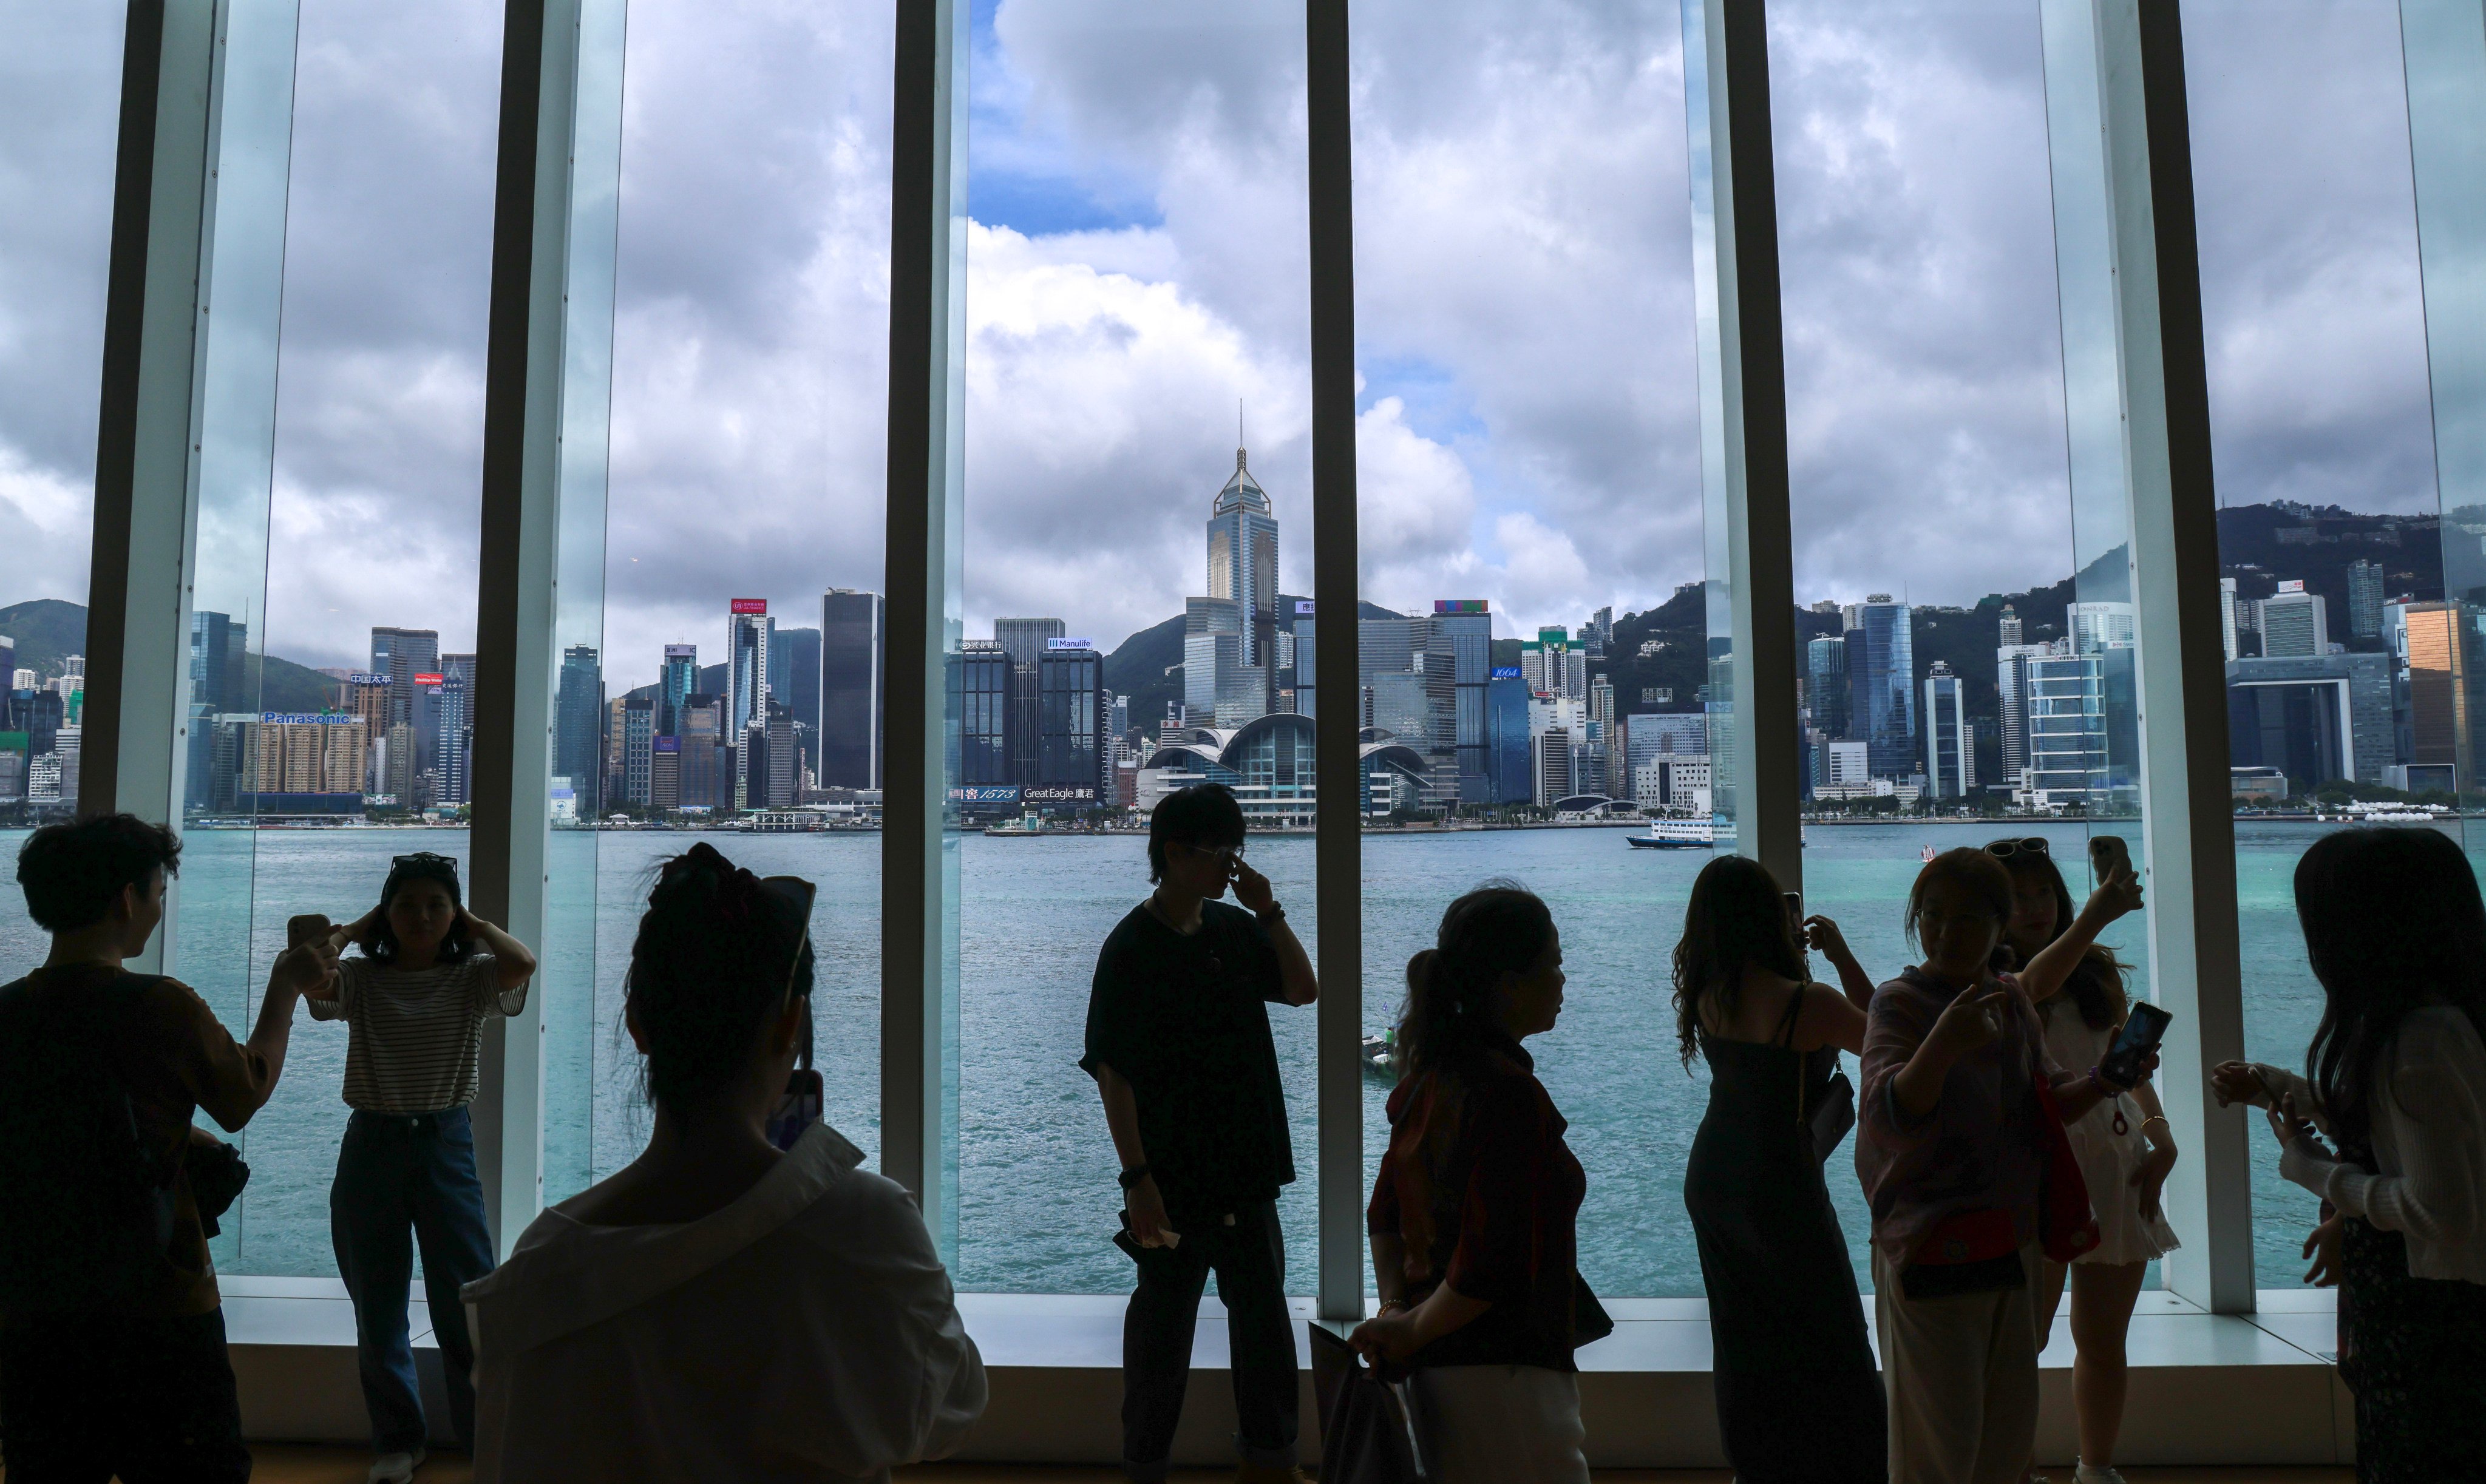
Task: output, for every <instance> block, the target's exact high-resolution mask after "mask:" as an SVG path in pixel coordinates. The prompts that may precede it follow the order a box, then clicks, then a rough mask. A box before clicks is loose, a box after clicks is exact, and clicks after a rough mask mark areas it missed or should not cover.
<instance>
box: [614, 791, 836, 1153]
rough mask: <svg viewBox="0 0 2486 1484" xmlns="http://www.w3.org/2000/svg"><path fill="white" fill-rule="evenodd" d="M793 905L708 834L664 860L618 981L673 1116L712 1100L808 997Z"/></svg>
mask: <svg viewBox="0 0 2486 1484" xmlns="http://www.w3.org/2000/svg"><path fill="white" fill-rule="evenodd" d="M798 917H799V915H798V914H797V913H795V912H792V911H789V910H787V907H786V904H785V903H784V902H783V901H782V900H781V899H780V898H779V897H777V896H775V895H774V894H772V893H770V892H769V891H768V889H767V888H765V887H763V886H761V885H760V878H758V877H757V876H754V875H753V874H752V873H751V872H749V871H747V870H743V869H741V868H739V867H737V866H735V865H734V864H733V863H732V862H731V861H729V860H727V859H726V858H725V857H724V855H723V854H721V853H720V852H719V851H718V850H717V848H716V847H715V846H713V845H710V844H708V843H707V842H706V841H704V840H703V841H701V842H700V843H699V844H696V845H693V846H692V847H691V848H690V849H689V850H688V851H687V852H685V853H683V854H681V855H677V856H675V857H673V858H672V859H670V860H668V861H666V862H665V863H664V864H663V866H662V867H661V868H660V869H659V871H658V874H657V877H656V884H655V886H654V888H653V889H652V890H651V891H649V893H648V910H647V911H646V913H644V914H642V915H641V917H640V919H639V936H638V938H637V939H636V940H635V941H634V942H633V943H632V944H631V946H630V970H629V976H628V978H627V979H626V980H625V982H624V989H623V994H624V998H625V1003H626V1004H627V1006H628V1011H629V1017H630V1021H631V1023H632V1024H634V1025H636V1026H637V1027H638V1030H639V1033H640V1036H641V1037H642V1038H643V1040H644V1042H645V1044H646V1048H647V1062H646V1065H645V1068H644V1070H643V1077H644V1079H645V1088H646V1092H647V1097H648V1101H649V1102H650V1103H652V1104H654V1105H655V1106H656V1108H658V1109H659V1110H660V1111H663V1112H667V1113H673V1114H674V1115H675V1116H677V1117H681V1116H686V1115H689V1114H692V1113H697V1112H699V1111H700V1110H702V1109H703V1108H705V1107H707V1106H708V1105H710V1104H713V1103H714V1102H715V1101H716V1099H717V1098H718V1097H719V1096H720V1095H721V1094H723V1093H724V1092H725V1091H726V1090H727V1089H728V1088H730V1087H732V1085H733V1083H734V1080H735V1079H736V1078H738V1077H740V1076H742V1075H743V1073H744V1070H745V1068H746V1067H748V1066H749V1064H750V1058H751V1048H752V1045H753V1043H754V1041H755V1040H756V1039H757V1038H758V1036H759V1034H760V1028H761V1027H762V1026H764V1025H765V1024H767V1022H768V1018H769V1017H770V1016H772V1015H774V1014H777V1013H778V1012H779V1011H780V1010H781V1009H783V1008H784V1007H785V1005H786V1004H787V1001H788V1000H789V999H792V1000H794V1001H796V1002H798V1003H799V1002H801V1001H806V1000H808V999H809V998H810V996H811V992H812V982H811V978H812V976H811V968H812V952H811V943H810V939H809V937H808V933H807V927H808V924H806V923H804V922H802V921H799V920H798ZM804 1019H805V1021H806V1022H808V1021H809V1020H810V1016H809V1014H808V1013H806V1014H805V1016H804Z"/></svg>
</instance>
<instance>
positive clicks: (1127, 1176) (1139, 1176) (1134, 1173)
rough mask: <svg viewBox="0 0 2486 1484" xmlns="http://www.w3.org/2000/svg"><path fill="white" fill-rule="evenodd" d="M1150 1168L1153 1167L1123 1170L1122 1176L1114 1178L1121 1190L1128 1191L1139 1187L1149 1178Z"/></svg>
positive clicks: (1134, 1167)
mask: <svg viewBox="0 0 2486 1484" xmlns="http://www.w3.org/2000/svg"><path fill="white" fill-rule="evenodd" d="M1150 1168H1151V1167H1149V1166H1146V1165H1134V1166H1132V1167H1131V1168H1128V1169H1125V1170H1123V1171H1122V1172H1121V1173H1120V1174H1119V1175H1116V1176H1115V1177H1114V1180H1115V1183H1116V1184H1118V1185H1119V1186H1121V1188H1122V1189H1124V1190H1126V1191H1127V1190H1130V1189H1131V1188H1132V1187H1134V1186H1136V1185H1138V1184H1139V1183H1140V1182H1141V1181H1143V1180H1145V1179H1146V1178H1147V1177H1148V1174H1149V1171H1150Z"/></svg>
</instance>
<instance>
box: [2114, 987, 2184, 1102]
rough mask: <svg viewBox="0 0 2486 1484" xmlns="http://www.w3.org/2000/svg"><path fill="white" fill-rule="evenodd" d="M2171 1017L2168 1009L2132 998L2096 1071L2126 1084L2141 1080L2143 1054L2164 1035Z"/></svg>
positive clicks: (2172, 1022) (2171, 1019)
mask: <svg viewBox="0 0 2486 1484" xmlns="http://www.w3.org/2000/svg"><path fill="white" fill-rule="evenodd" d="M2174 1021H2175V1017H2174V1015H2173V1014H2172V1013H2171V1012H2169V1011H2167V1010H2162V1009H2160V1008H2159V1007H2158V1006H2156V1005H2154V1004H2151V1003H2149V1002H2148V1001H2146V1000H2141V1001H2136V1002H2134V1003H2133V1006H2132V1013H2131V1014H2130V1015H2128V1016H2126V1017H2125V1018H2124V1022H2123V1029H2122V1030H2121V1031H2117V1032H2115V1037H2114V1044H2113V1046H2111V1047H2109V1048H2108V1049H2107V1054H2106V1059H2105V1060H2103V1061H2101V1062H2099V1063H2098V1071H2099V1072H2100V1073H2101V1074H2102V1075H2103V1076H2104V1077H2105V1078H2106V1079H2107V1081H2109V1082H2112V1083H2116V1084H2118V1085H2121V1086H2130V1085H2131V1084H2133V1083H2134V1082H2136V1081H2138V1080H2140V1077H2141V1056H2142V1054H2143V1053H2145V1052H2148V1051H2149V1050H2151V1049H2152V1048H2154V1047H2156V1046H2157V1044H2158V1043H2159V1042H2160V1041H2161V1040H2163V1039H2165V1038H2166V1035H2167V1028H2168V1026H2170V1025H2172V1024H2174Z"/></svg>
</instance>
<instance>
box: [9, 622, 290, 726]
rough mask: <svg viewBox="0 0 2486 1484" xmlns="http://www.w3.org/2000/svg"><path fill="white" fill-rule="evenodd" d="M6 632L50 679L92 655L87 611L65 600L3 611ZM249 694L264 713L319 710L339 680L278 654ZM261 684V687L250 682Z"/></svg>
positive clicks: (258, 671)
mask: <svg viewBox="0 0 2486 1484" xmlns="http://www.w3.org/2000/svg"><path fill="white" fill-rule="evenodd" d="M0 634H5V635H7V636H8V637H9V638H11V639H13V640H15V641H16V644H17V665H18V668H20V669H23V670H31V671H34V672H35V673H38V674H40V675H41V676H43V677H44V678H46V679H48V678H50V677H51V676H53V675H56V674H59V673H61V660H62V659H63V658H64V657H65V656H68V655H71V654H84V653H85V652H86V610H85V609H84V608H82V607H80V606H79V605H78V604H75V603H67V602H63V601H61V600H60V599H59V598H48V597H46V598H37V599H35V600H34V601H32V602H28V603H13V604H11V605H10V606H8V607H6V608H0ZM243 673H244V677H245V694H247V692H248V690H249V689H252V688H255V689H257V691H258V692H259V709H261V710H262V711H318V710H321V709H323V708H325V707H328V706H332V705H334V704H336V697H337V682H336V681H334V680H332V679H330V678H329V677H328V676H326V675H323V674H321V673H319V672H318V671H316V670H313V669H311V668H310V667H309V666H306V665H297V664H295V663H293V662H292V661H291V660H289V659H281V658H279V657H277V656H275V655H273V654H271V655H268V656H266V657H265V659H263V660H262V659H259V658H256V657H254V658H253V659H252V660H251V661H250V662H249V663H248V664H247V665H246V666H245V667H244V672H243ZM254 680H255V681H256V682H257V685H256V687H252V686H250V685H249V684H248V682H249V681H254Z"/></svg>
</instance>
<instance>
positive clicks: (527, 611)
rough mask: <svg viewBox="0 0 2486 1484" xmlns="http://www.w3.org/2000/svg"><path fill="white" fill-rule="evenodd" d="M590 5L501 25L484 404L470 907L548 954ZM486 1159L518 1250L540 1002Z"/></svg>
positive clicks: (489, 1089)
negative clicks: (573, 239)
mask: <svg viewBox="0 0 2486 1484" xmlns="http://www.w3.org/2000/svg"><path fill="white" fill-rule="evenodd" d="M580 7H581V0H509V5H508V7H507V9H506V11H505V13H504V22H503V37H502V63H501V118H500V141H499V160H498V168H497V176H496V181H495V190H494V201H493V223H492V279H491V283H492V296H491V316H490V323H489V328H488V330H487V340H486V361H485V372H484V391H483V518H482V527H481V538H480V544H479V552H478V579H477V584H476V614H475V649H476V659H475V667H476V673H475V692H474V701H473V712H472V715H473V726H474V728H475V741H474V752H473V755H472V761H471V768H472V774H471V780H472V782H471V784H470V788H471V792H470V795H469V798H470V808H469V815H470V818H471V820H472V827H471V831H470V835H469V840H468V848H469V858H468V864H467V896H468V900H469V902H470V903H471V905H472V906H473V908H474V910H475V911H476V913H477V914H478V915H479V916H481V917H483V918H484V919H486V920H487V921H495V922H498V923H499V924H500V925H501V926H502V927H503V928H504V929H506V930H507V931H508V932H509V933H510V934H511V936H512V937H514V938H516V939H517V940H518V941H519V942H521V943H527V944H537V945H540V944H541V943H542V942H543V941H544V940H543V927H544V885H545V858H546V855H547V853H548V846H549V834H550V816H551V783H550V769H551V741H550V738H551V728H552V701H551V698H552V686H553V674H554V669H553V665H554V655H553V647H554V639H555V631H556V630H555V618H556V615H557V612H558V607H559V604H558V595H559V594H558V578H559V574H560V556H561V541H560V532H561V428H562V400H563V394H564V375H563V372H564V370H565V367H566V336H567V331H568V314H567V303H566V300H567V284H568V270H569V234H570V228H571V177H572V160H571V151H572V147H573V142H574V139H575V135H576V129H577V120H576V117H575V104H576V100H577V78H578V64H579V22H580ZM472 1112H473V1116H474V1119H475V1164H476V1170H477V1173H478V1174H479V1175H480V1176H481V1177H482V1179H483V1202H484V1210H485V1214H486V1216H487V1218H488V1220H489V1221H490V1223H491V1226H492V1232H493V1239H494V1242H495V1244H496V1245H497V1246H498V1248H499V1249H500V1250H501V1251H502V1252H503V1253H504V1254H506V1253H507V1252H508V1251H509V1250H510V1248H511V1245H512V1244H513V1243H515V1241H516V1240H517V1237H518V1234H519V1232H520V1231H521V1230H522V1229H523V1228H524V1226H525V1223H527V1222H528V1221H531V1220H533V1218H534V1216H535V1213H536V1210H537V1208H538V1206H539V1203H540V1201H541V1198H542V1186H543V996H542V994H541V993H540V986H539V992H538V993H534V994H531V995H529V997H528V1000H527V1007H526V1010H525V1012H524V1013H523V1014H521V1015H518V1016H514V1017H511V1018H509V1019H506V1020H504V1019H500V1018H495V1019H493V1020H491V1021H489V1022H487V1024H486V1026H485V1030H484V1036H483V1066H482V1078H481V1081H480V1083H479V1086H478V1090H477V1096H476V1099H475V1103H474V1106H473V1109H472Z"/></svg>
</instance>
